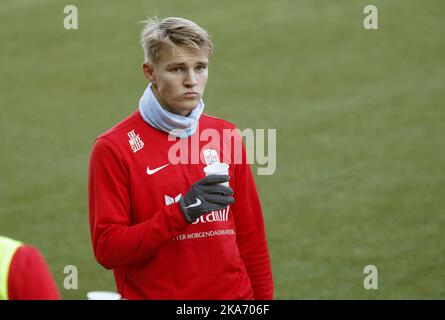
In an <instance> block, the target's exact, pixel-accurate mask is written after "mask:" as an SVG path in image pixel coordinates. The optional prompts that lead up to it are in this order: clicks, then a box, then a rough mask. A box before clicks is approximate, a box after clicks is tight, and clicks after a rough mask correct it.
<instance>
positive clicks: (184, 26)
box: [140, 17, 213, 63]
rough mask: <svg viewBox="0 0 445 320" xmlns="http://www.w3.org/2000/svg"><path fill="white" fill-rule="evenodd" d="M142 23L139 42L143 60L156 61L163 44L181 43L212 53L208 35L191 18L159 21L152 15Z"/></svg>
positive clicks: (172, 46) (172, 18)
mask: <svg viewBox="0 0 445 320" xmlns="http://www.w3.org/2000/svg"><path fill="white" fill-rule="evenodd" d="M142 23H144V24H145V25H144V29H143V30H142V33H141V39H140V43H141V45H142V48H143V49H144V59H145V62H148V63H154V62H156V61H157V59H158V58H159V53H160V51H161V49H162V48H163V46H168V47H170V48H175V47H176V46H178V45H182V46H186V47H190V48H194V49H197V50H200V49H204V50H208V55H209V56H210V54H211V53H212V50H213V43H212V41H211V40H210V35H209V34H208V33H207V31H206V30H204V29H203V28H201V27H200V26H198V25H197V24H196V23H195V22H193V21H191V20H187V19H184V18H177V17H169V18H165V19H162V20H161V21H159V19H158V18H157V17H154V18H149V19H147V20H145V21H142Z"/></svg>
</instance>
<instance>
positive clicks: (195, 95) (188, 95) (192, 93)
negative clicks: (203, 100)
mask: <svg viewBox="0 0 445 320" xmlns="http://www.w3.org/2000/svg"><path fill="white" fill-rule="evenodd" d="M184 96H185V97H187V98H195V97H197V96H198V94H197V93H196V92H187V93H184Z"/></svg>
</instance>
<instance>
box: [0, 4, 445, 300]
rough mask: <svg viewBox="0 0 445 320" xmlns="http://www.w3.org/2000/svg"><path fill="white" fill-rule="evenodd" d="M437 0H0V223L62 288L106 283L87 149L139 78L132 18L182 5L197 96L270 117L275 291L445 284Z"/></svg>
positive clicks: (400, 294) (109, 281) (232, 113)
mask: <svg viewBox="0 0 445 320" xmlns="http://www.w3.org/2000/svg"><path fill="white" fill-rule="evenodd" d="M69 4H74V5H76V6H77V8H78V10H79V29H78V30H72V31H67V30H65V29H64V28H63V19H64V17H65V15H64V13H63V9H64V6H65V5H69ZM366 4H374V5H377V7H378V9H379V29H378V30H374V31H371V30H365V29H364V28H363V19H364V17H365V14H363V8H364V6H365V5H366ZM444 14H445V2H444V1H442V0H426V1H415V0H405V1H388V0H385V1H383V0H373V1H372V2H368V1H361V0H359V1H357V0H349V1H331V0H318V1H311V0H305V1H294V0H288V1H284V0H277V1H259V0H255V1H253V0H249V1H242V2H240V1H218V2H217V1H194V0H190V1H179V0H178V1H149V0H138V1H131V2H130V1H128V2H127V1H113V2H111V1H105V0H100V1H99V0H96V1H91V0H90V1H86V0H84V1H81V0H70V1H55V0H54V1H50V0H2V1H1V3H0V25H1V28H0V107H1V117H0V134H1V139H0V153H1V156H0V174H1V180H0V199H1V201H0V210H1V211H0V234H4V235H7V236H10V237H13V238H16V239H19V240H22V241H25V242H27V243H30V244H33V245H35V246H36V247H38V248H39V249H40V250H41V252H42V253H43V254H44V256H45V258H46V259H47V261H48V263H49V265H50V267H51V270H52V272H53V274H54V277H55V278H56V281H57V283H58V286H59V289H60V291H61V293H62V295H63V297H64V298H65V299H85V295H86V292H87V291H91V290H114V289H115V285H114V279H113V276H112V273H111V272H110V271H107V270H105V269H103V268H102V267H101V266H100V265H98V264H97V262H96V261H95V259H94V257H93V253H92V249H91V245H90V238H89V226H88V208H87V171H88V160H89V152H90V150H91V146H92V143H93V141H94V138H95V137H96V136H97V135H98V134H99V133H101V132H103V131H105V130H106V129H108V128H109V127H111V126H112V125H113V124H115V123H116V122H118V121H119V120H121V119H122V118H124V117H126V116H127V115H128V114H130V113H131V112H133V111H134V110H135V109H136V108H137V104H138V101H139V98H140V96H141V94H142V92H143V90H144V89H145V86H146V84H147V83H146V81H145V78H144V77H143V75H142V72H141V63H142V59H143V54H142V50H141V48H140V47H139V44H138V40H139V39H138V37H139V34H140V31H141V28H142V25H141V24H139V23H138V21H140V20H143V19H144V18H145V17H146V16H154V15H157V16H159V17H166V16H182V17H186V18H189V19H192V20H195V21H196V22H197V23H198V24H200V25H201V26H203V27H204V28H206V29H207V30H208V31H209V32H210V33H211V35H212V37H213V40H214V45H215V51H214V55H213V56H212V58H211V64H210V78H209V82H208V86H207V91H206V96H205V101H206V112H207V113H208V114H211V115H214V116H218V117H222V118H225V119H227V120H229V121H231V122H234V123H235V124H237V125H238V126H239V127H240V128H241V129H244V128H253V129H256V128H264V129H267V128H275V129H277V160H278V163H277V170H276V172H275V174H274V175H272V176H256V181H257V184H258V190H259V193H260V197H261V200H262V205H263V209H264V219H265V224H266V231H267V237H268V241H269V247H270V253H271V258H272V268H273V275H274V280H275V297H276V298H277V299H444V298H445V271H444V265H445V255H444V252H445V241H444V240H445V236H444V232H443V230H444V227H445V210H444V206H445V197H444V196H443V190H444V189H445V175H444V172H445V149H444V137H445V127H444V121H445V111H444V101H445V90H444V84H445V79H444V77H445V66H444V56H445V50H444V49H445V46H444V41H443V31H444V30H445V20H444V19H443V17H444ZM65 265H76V266H77V268H78V270H79V289H78V290H65V289H64V287H63V279H64V277H65V276H66V275H65V274H64V273H63V268H64V266H65ZM366 265H375V266H377V268H378V271H379V273H378V276H379V278H378V280H379V282H378V286H379V287H378V290H365V289H364V288H363V279H364V277H365V274H363V269H364V267H365V266H366Z"/></svg>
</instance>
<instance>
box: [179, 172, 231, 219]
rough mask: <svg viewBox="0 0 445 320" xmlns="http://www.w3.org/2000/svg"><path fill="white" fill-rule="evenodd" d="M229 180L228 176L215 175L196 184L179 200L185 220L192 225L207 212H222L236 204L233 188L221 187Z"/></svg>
mask: <svg viewBox="0 0 445 320" xmlns="http://www.w3.org/2000/svg"><path fill="white" fill-rule="evenodd" d="M229 179H230V177H229V176H228V175H218V174H213V175H208V176H206V177H205V178H203V179H201V180H199V181H197V182H195V183H194V184H193V185H192V186H191V188H190V190H189V191H188V192H187V194H186V195H185V197H182V198H181V199H180V200H179V206H180V207H181V210H182V212H183V213H184V216H185V219H186V220H187V221H188V222H190V223H192V222H194V221H195V220H196V219H198V218H199V217H200V216H202V215H203V214H204V213H206V212H209V211H213V210H220V209H223V208H225V207H227V205H228V204H230V203H234V202H235V199H234V198H233V197H232V195H233V190H232V188H230V187H226V186H223V185H220V183H222V182H227V181H229Z"/></svg>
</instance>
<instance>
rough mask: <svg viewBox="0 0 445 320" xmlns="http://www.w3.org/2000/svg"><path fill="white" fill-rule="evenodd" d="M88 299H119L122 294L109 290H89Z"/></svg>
mask: <svg viewBox="0 0 445 320" xmlns="http://www.w3.org/2000/svg"><path fill="white" fill-rule="evenodd" d="M87 298H88V300H121V299H122V296H121V295H120V294H119V293H117V292H111V291H90V292H88V293H87Z"/></svg>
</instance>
